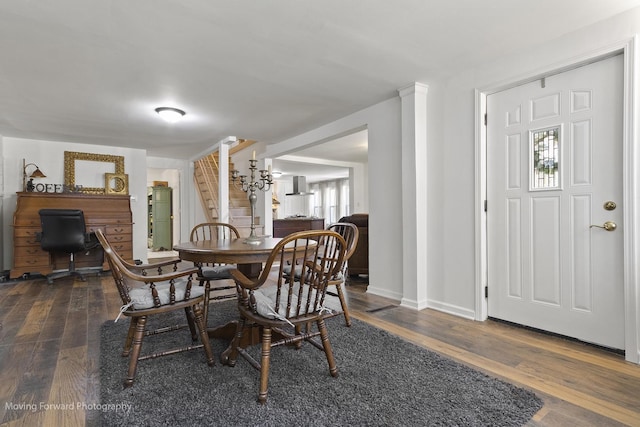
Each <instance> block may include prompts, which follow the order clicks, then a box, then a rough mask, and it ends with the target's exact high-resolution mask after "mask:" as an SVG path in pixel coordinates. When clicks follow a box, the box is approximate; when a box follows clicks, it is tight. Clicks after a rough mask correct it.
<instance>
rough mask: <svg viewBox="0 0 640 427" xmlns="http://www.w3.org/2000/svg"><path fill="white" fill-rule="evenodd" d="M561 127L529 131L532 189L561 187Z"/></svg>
mask: <svg viewBox="0 0 640 427" xmlns="http://www.w3.org/2000/svg"><path fill="white" fill-rule="evenodd" d="M560 135H561V127H560V126H557V127H552V128H546V129H539V130H534V131H531V132H529V143H530V147H531V150H530V153H531V155H530V158H531V162H530V165H531V166H530V172H531V174H530V176H531V179H530V188H531V190H552V189H560V188H561V187H560V167H561V163H560Z"/></svg>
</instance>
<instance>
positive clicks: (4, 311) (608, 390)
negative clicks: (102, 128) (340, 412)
mask: <svg viewBox="0 0 640 427" xmlns="http://www.w3.org/2000/svg"><path fill="white" fill-rule="evenodd" d="M347 291H348V295H349V304H350V307H351V311H352V317H354V318H357V319H359V320H362V321H365V322H369V323H371V324H373V325H376V326H378V327H381V328H384V329H386V330H388V331H390V332H391V333H394V334H397V335H399V336H402V337H403V338H405V339H407V340H409V341H412V342H414V343H415V344H417V345H420V346H423V347H426V348H429V349H432V350H434V351H436V352H439V353H442V354H444V355H447V356H449V357H451V358H454V359H456V360H458V361H460V362H462V363H465V364H467V365H470V366H473V367H475V368H476V369H479V370H482V371H484V372H486V373H488V374H490V375H493V376H496V377H500V378H502V379H504V380H506V381H508V382H511V383H514V384H516V385H519V386H522V387H525V388H528V389H531V390H533V391H534V392H535V393H537V394H538V395H539V396H540V397H541V398H542V399H543V400H544V402H545V405H544V407H543V408H542V409H541V410H540V411H539V412H538V414H536V416H535V417H534V418H533V419H532V420H531V421H530V423H529V425H531V426H618V425H635V426H640V366H636V365H634V364H630V363H627V362H625V361H624V358H623V357H622V356H621V355H619V354H615V353H612V352H608V351H605V350H603V349H599V348H594V347H592V346H589V345H586V344H582V343H579V342H574V341H570V340H565V339H562V338H559V337H555V336H549V335H546V334H541V333H538V332H535V331H531V330H527V329H524V328H519V327H516V326H513V325H509V324H505V323H502V322H496V321H487V322H475V321H471V320H466V319H461V318H458V317H455V316H451V315H447V314H444V313H441V312H438V311H434V310H428V309H427V310H422V311H420V312H417V311H414V310H410V309H406V308H403V307H399V306H398V305H397V302H396V301H392V300H389V299H385V298H381V297H377V296H375V295H370V294H367V293H366V282H365V281H354V282H351V284H350V285H349V286H348V287H347ZM120 305H121V303H120V299H119V296H118V294H117V291H116V289H115V286H114V285H113V282H112V279H111V276H110V275H109V274H108V273H104V274H102V275H101V276H92V277H89V278H88V280H87V281H86V282H82V281H79V280H74V279H71V278H68V279H60V280H57V281H56V282H55V283H54V284H53V285H47V283H46V280H44V279H35V280H24V281H18V282H15V283H9V284H7V283H0V404H1V405H2V406H0V423H2V425H7V426H17V425H21V426H22V425H25V426H82V425H96V420H97V418H98V415H99V414H98V412H97V411H98V410H97V409H96V407H95V406H91V405H95V404H97V403H99V376H98V357H99V342H98V341H99V334H98V331H99V328H100V325H101V324H102V323H103V322H105V321H107V320H113V319H115V317H116V315H117V314H118V311H119V308H120ZM176 357H180V356H179V355H178V356H176ZM338 362H339V361H338ZM149 363H152V362H149ZM217 366H218V368H219V366H220V365H217ZM425 387H428V384H425ZM399 423H401V420H399Z"/></svg>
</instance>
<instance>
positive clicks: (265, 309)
mask: <svg viewBox="0 0 640 427" xmlns="http://www.w3.org/2000/svg"><path fill="white" fill-rule="evenodd" d="M276 293H277V289H276V288H275V287H268V286H267V287H264V288H263V289H262V290H257V291H254V292H253V296H254V297H255V301H256V312H257V313H258V314H259V315H260V316H262V317H266V318H267V319H279V320H284V319H285V318H286V317H287V295H286V294H285V293H283V294H281V295H280V306H279V308H278V311H277V312H276V310H275V307H276V295H277V294H276ZM297 303H298V297H296V296H295V295H292V296H291V308H292V310H291V311H290V315H293V314H295V307H296V305H297Z"/></svg>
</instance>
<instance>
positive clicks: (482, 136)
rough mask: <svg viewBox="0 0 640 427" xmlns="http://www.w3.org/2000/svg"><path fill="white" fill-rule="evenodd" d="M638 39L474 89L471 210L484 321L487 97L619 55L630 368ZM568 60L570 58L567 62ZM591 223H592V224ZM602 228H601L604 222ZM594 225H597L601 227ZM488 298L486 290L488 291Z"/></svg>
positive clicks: (635, 293) (637, 288)
mask: <svg viewBox="0 0 640 427" xmlns="http://www.w3.org/2000/svg"><path fill="white" fill-rule="evenodd" d="M636 43H637V39H636V38H630V39H627V40H623V41H621V42H620V43H618V44H615V45H609V46H607V47H606V48H603V49H599V50H595V51H592V52H589V53H586V54H584V55H582V56H580V57H576V56H573V55H572V56H571V57H570V59H567V60H565V61H564V62H560V63H556V64H554V65H553V67H548V68H547V69H546V70H544V69H543V70H542V71H540V70H538V71H537V72H536V73H535V74H534V73H531V74H529V75H528V77H527V76H525V77H522V75H521V77H519V78H518V79H517V80H516V79H512V80H503V81H502V82H498V83H496V84H493V85H490V86H486V87H484V88H479V89H477V90H476V92H475V95H476V117H477V120H476V127H475V129H476V132H475V140H476V145H475V147H476V156H475V158H476V168H475V171H476V172H475V176H476V191H475V195H476V196H475V197H476V204H475V206H476V209H475V224H476V227H475V253H476V261H477V262H476V274H475V283H476V290H477V292H476V297H475V301H476V305H475V318H476V319H477V320H486V319H487V318H488V298H487V297H486V292H487V291H488V289H489V285H490V283H489V281H488V280H489V279H488V278H489V272H488V269H489V267H488V259H487V258H488V229H487V209H491V205H489V206H487V138H486V136H487V134H486V130H487V126H486V125H485V122H484V118H485V113H486V101H487V97H488V96H489V95H491V94H493V93H497V92H500V91H503V90H506V89H509V88H512V87H515V86H518V85H521V84H525V83H528V82H532V81H534V80H539V79H540V78H541V77H543V76H544V74H543V73H546V75H552V74H554V73H561V72H564V71H567V70H571V69H574V68H576V67H580V66H582V65H585V64H589V63H593V62H597V61H599V60H601V59H605V58H608V57H612V56H614V55H617V54H619V53H622V55H623V94H624V96H623V100H622V103H623V106H622V110H623V111H622V114H623V125H622V128H623V129H622V151H623V159H622V163H623V164H622V181H623V188H622V199H623V202H622V204H621V206H619V207H618V208H619V209H620V211H621V215H622V218H623V222H624V224H625V232H624V233H622V234H623V237H622V238H623V256H622V258H623V259H622V265H623V267H622V269H623V289H624V335H625V338H624V340H625V341H624V351H625V359H626V360H627V361H629V362H632V363H636V364H637V363H640V336H639V334H640V324H638V321H637V319H638V317H639V316H640V299H639V298H638V297H639V296H640V270H638V269H637V268H636V265H637V257H638V254H639V253H640V222H639V221H638V220H637V217H638V214H637V212H638V209H640V207H639V206H640V205H639V203H640V199H638V197H637V194H639V192H640V182H636V181H637V180H636V179H635V175H636V174H637V171H639V170H640V148H639V147H637V146H636V142H637V139H636V138H637V136H636V134H637V131H636V129H637V118H636V117H637V111H638V107H637V105H638V104H637V100H638V99H640V98H639V97H640V86H639V76H638V75H637V70H636V69H635V62H636V61H635V56H636V55H635V52H636V50H637V49H636ZM568 58H569V57H568ZM594 224H595V223H594ZM603 224H604V223H603ZM603 224H598V225H603ZM489 293H490V291H489Z"/></svg>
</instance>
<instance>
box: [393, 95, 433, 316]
mask: <svg viewBox="0 0 640 427" xmlns="http://www.w3.org/2000/svg"><path fill="white" fill-rule="evenodd" d="M427 90H428V86H426V85H423V84H420V83H414V84H411V85H409V86H406V87H404V88H401V89H399V90H398V93H399V95H400V98H401V107H402V108H401V116H402V117H401V120H402V144H401V147H402V148H401V149H402V282H403V283H402V291H403V295H402V300H401V305H403V306H406V307H410V308H415V309H417V310H421V309H423V308H426V307H427V268H428V266H427V220H428V218H427Z"/></svg>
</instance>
